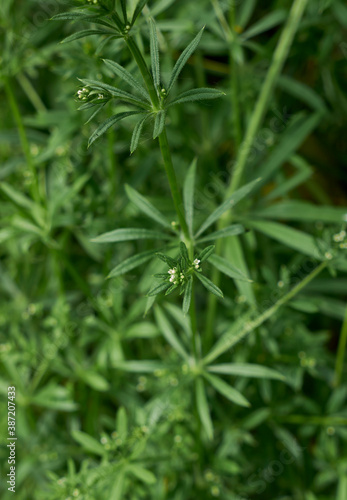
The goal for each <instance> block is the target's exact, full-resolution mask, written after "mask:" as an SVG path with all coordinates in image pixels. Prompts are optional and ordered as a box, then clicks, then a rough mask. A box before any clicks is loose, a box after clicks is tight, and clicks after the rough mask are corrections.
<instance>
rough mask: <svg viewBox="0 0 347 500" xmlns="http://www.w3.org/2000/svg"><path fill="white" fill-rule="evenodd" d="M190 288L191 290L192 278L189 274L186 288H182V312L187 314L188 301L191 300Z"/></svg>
mask: <svg viewBox="0 0 347 500" xmlns="http://www.w3.org/2000/svg"><path fill="white" fill-rule="evenodd" d="M192 290H193V278H192V277H191V276H190V277H189V279H188V283H187V285H186V288H185V289H184V295H183V307H182V309H183V314H184V315H186V314H188V311H189V308H190V302H191V300H192Z"/></svg>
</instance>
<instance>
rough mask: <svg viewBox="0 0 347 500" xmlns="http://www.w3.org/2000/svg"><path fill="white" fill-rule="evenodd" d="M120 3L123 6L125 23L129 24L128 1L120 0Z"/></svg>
mask: <svg viewBox="0 0 347 500" xmlns="http://www.w3.org/2000/svg"><path fill="white" fill-rule="evenodd" d="M120 4H121V7H122V14H123V19H124V22H125V24H128V14H127V3H126V0H120Z"/></svg>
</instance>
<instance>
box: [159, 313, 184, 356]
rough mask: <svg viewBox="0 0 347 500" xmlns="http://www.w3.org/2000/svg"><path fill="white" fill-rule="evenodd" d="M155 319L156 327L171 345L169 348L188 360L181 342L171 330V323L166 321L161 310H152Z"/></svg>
mask: <svg viewBox="0 0 347 500" xmlns="http://www.w3.org/2000/svg"><path fill="white" fill-rule="evenodd" d="M154 314H155V318H156V320H157V324H158V327H159V329H160V331H161V333H162V334H163V336H164V337H165V339H166V340H167V342H168V343H169V344H170V345H171V347H172V348H173V349H174V350H175V351H176V352H177V354H179V355H180V356H181V357H182V358H183V359H185V360H187V359H188V358H189V356H188V353H187V351H186V350H185V348H184V347H183V345H182V344H181V341H180V340H179V338H178V337H177V334H176V332H175V330H174V329H173V328H172V326H171V323H170V322H169V321H168V319H167V317H166V316H165V314H164V312H163V310H162V309H160V308H159V307H157V308H156V309H155V310H154Z"/></svg>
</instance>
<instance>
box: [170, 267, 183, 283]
mask: <svg viewBox="0 0 347 500" xmlns="http://www.w3.org/2000/svg"><path fill="white" fill-rule="evenodd" d="M168 273H169V274H170V275H171V276H170V282H171V283H173V284H174V285H178V284H179V283H182V281H183V280H184V274H183V273H178V272H177V267H174V268H173V269H169V270H168Z"/></svg>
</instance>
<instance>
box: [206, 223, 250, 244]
mask: <svg viewBox="0 0 347 500" xmlns="http://www.w3.org/2000/svg"><path fill="white" fill-rule="evenodd" d="M244 232H245V228H244V227H243V226H242V225H241V224H232V225H231V226H228V227H225V228H223V229H220V230H219V231H214V232H213V233H210V234H208V235H207V236H204V237H203V238H198V240H197V243H203V242H205V241H215V240H217V239H218V238H228V237H229V236H237V235H238V234H242V233H244Z"/></svg>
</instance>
